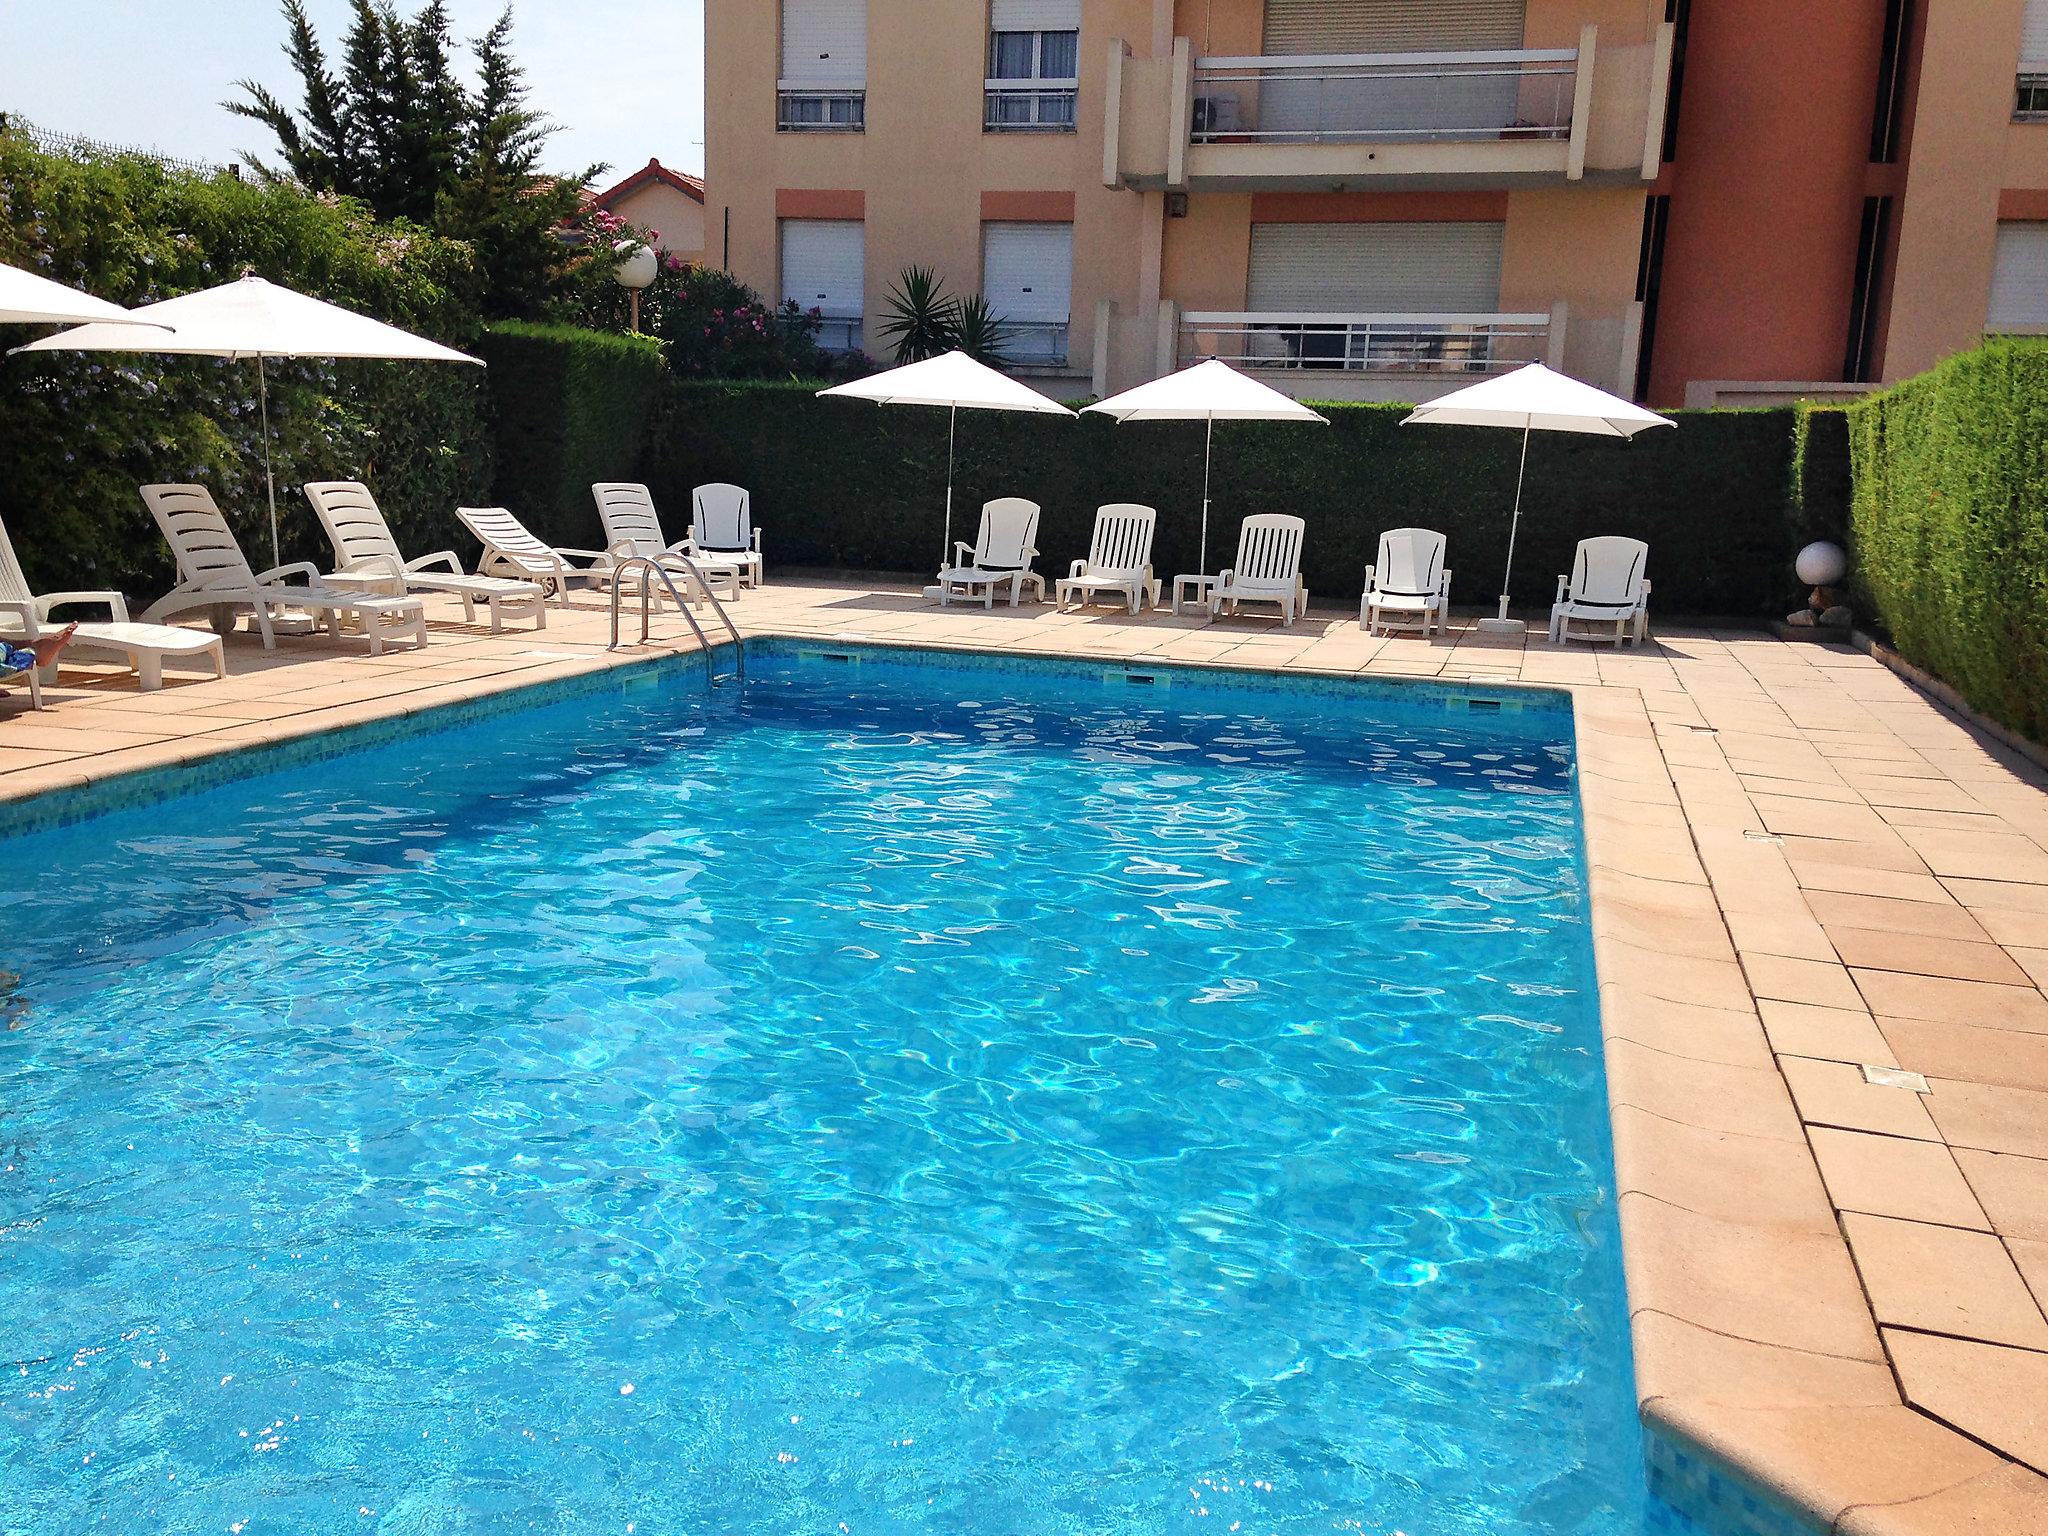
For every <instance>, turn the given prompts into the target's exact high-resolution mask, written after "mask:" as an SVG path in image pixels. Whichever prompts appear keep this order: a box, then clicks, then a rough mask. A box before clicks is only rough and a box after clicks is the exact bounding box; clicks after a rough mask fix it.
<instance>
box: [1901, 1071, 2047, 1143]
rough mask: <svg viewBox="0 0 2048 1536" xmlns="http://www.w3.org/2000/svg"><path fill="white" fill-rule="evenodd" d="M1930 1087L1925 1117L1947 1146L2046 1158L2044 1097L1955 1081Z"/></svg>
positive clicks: (1939, 1081)
mask: <svg viewBox="0 0 2048 1536" xmlns="http://www.w3.org/2000/svg"><path fill="white" fill-rule="evenodd" d="M1929 1086H1930V1087H1931V1088H1932V1089H1933V1090H1934V1091H1933V1092H1932V1093H1930V1094H1928V1095H1927V1096H1926V1100H1925V1102H1926V1104H1927V1108H1928V1113H1929V1114H1930V1115H1932V1116H1933V1119H1934V1123H1935V1124H1936V1125H1937V1126H1939V1127H1940V1130H1941V1136H1942V1139H1944V1140H1945V1141H1947V1142H1948V1144H1949V1145H1950V1146H1952V1147H1975V1148H1976V1149H1977V1150H1979V1151H1982V1152H2017V1153H2019V1154H2020V1155H2021V1156H2022V1157H2039V1158H2048V1093H2037V1092H2035V1091H2033V1090H2032V1089H2027V1088H2006V1087H2002V1086H2000V1085H1999V1084H1996V1083H1971V1082H1963V1081H1960V1080H1958V1079H1955V1078H1935V1079H1930V1080H1929Z"/></svg>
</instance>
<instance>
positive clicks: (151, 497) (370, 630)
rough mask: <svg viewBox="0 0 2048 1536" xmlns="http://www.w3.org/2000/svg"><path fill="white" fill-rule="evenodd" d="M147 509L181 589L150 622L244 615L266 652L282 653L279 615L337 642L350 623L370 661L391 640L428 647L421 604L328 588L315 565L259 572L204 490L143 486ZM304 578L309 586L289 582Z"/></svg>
mask: <svg viewBox="0 0 2048 1536" xmlns="http://www.w3.org/2000/svg"><path fill="white" fill-rule="evenodd" d="M142 500H143V503H144V504H145V505H146V506H147V507H148V508H149V514H150V516H151V517H154V518H155V519H156V525H157V527H159V528H161V529H162V530H163V532H164V538H165V539H167V540H168V541H169V542H170V546H171V550H172V552H173V553H174V554H176V555H177V557H178V584H177V585H176V586H175V587H173V588H172V589H171V590H170V591H169V592H167V593H165V594H164V595H163V596H162V597H161V598H159V599H157V601H156V602H154V603H152V604H150V606H149V610H148V612H146V613H144V614H143V616H142V617H143V618H144V620H155V619H162V618H168V617H169V616H170V615H172V614H174V613H191V612H193V611H195V610H197V609H202V608H203V609H211V610H226V611H228V612H229V613H232V612H233V611H235V610H236V609H241V608H246V609H248V610H249V613H250V616H251V617H252V618H253V619H254V621H255V624H256V628H257V630H258V632H259V633H261V634H262V636H263V648H264V649H265V650H266V651H268V650H275V649H276V648H277V629H276V625H275V623H274V620H275V618H276V616H277V615H278V614H279V613H281V612H283V611H284V610H287V609H293V608H297V609H302V610H304V611H306V612H308V613H311V614H314V615H316V616H317V617H318V618H320V619H321V620H322V622H324V623H325V624H326V626H327V628H328V630H329V631H330V632H331V633H333V634H334V635H335V636H337V637H339V636H340V634H341V621H342V620H343V619H344V618H351V619H354V620H356V621H357V622H358V623H359V624H361V626H362V631H363V634H364V635H365V636H367V637H368V639H369V642H370V654H371V655H372V656H376V655H379V654H381V653H382V652H383V649H384V642H385V641H387V640H410V641H412V643H413V644H414V645H416V646H423V645H425V644H426V643H427V615H426V609H425V607H424V606H423V605H422V604H421V602H420V600H419V599H418V598H416V597H366V596H362V595H360V594H357V593H353V592H341V591H337V590H336V589H335V588H333V587H329V586H323V585H322V584H321V582H320V572H319V570H318V569H317V568H316V567H315V566H314V565H313V564H312V562H311V561H307V560H301V561H298V562H296V563H294V564H291V565H280V566H278V567H277V568H276V569H275V570H269V571H263V572H260V573H259V572H257V571H253V570H251V569H250V568H249V559H248V556H246V555H244V554H243V553H242V546H241V545H240V544H239V543H237V542H236V541H235V535H234V530H233V529H231V528H229V527H228V520H227V519H226V518H225V517H223V516H222V515H221V510H220V508H219V507H218V506H216V505H215V504H214V500H213V495H212V493H211V492H209V491H208V490H207V489H206V487H205V486H203V485H145V486H144V487H143V488H142ZM292 577H298V578H300V579H301V580H302V581H303V583H304V584H303V585H299V586H294V585H293V584H292V582H291V580H290V578H292Z"/></svg>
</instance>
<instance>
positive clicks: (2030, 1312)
mask: <svg viewBox="0 0 2048 1536" xmlns="http://www.w3.org/2000/svg"><path fill="white" fill-rule="evenodd" d="M1842 1230H1843V1231H1844V1232H1845V1233H1847V1234H1848V1238H1849V1247H1850V1249H1851V1251H1853V1252H1854V1254H1855V1255H1856V1267H1857V1269H1858V1271H1859V1272H1861V1274H1862V1276H1863V1285H1864V1289H1865V1290H1867V1291H1868V1292H1869V1293H1870V1305H1871V1308H1872V1310H1873V1311H1874V1312H1875V1313H1876V1315H1877V1320H1878V1321H1879V1322H1880V1323H1885V1324H1888V1325H1893V1326H1897V1327H1901V1328H1913V1329H1918V1330H1920V1331H1922V1332H1928V1333H1946V1334H1951V1335H1953V1336H1955V1337H1958V1338H1967V1339H1982V1340H1984V1341H1985V1342H1987V1343H1992V1344H2011V1345H2014V1346H2016V1347H2018V1348H2022V1349H2041V1350H2048V1317H2044V1316H2043V1315H2042V1312H2041V1308H2040V1307H2039V1306H2038V1305H2037V1304H2036V1303H2035V1301H2034V1297H2033V1293H2032V1292H2031V1291H2030V1290H2028V1289H2027V1283H2026V1281H2025V1280H2023V1279H2022V1278H2021V1277H2020V1272H2019V1270H2018V1268H2017V1267H2016V1266H2015V1265H2014V1264H2013V1261H2012V1256H2011V1255H2010V1254H2009V1253H2007V1252H2006V1249H2005V1244H2004V1243H2002V1242H2000V1241H1999V1240H1998V1238H1997V1237H1995V1236H1993V1235H1992V1234H1991V1233H1989V1232H1965V1231H1961V1230H1959V1229H1957V1228H1955V1227H1937V1226H1933V1225H1930V1224H1928V1223H1926V1222H1918V1221H1897V1220H1894V1219H1892V1218H1890V1217H1886V1216H1863V1215H1857V1214H1853V1213H1852V1214H1849V1215H1845V1216H1843V1218H1842Z"/></svg>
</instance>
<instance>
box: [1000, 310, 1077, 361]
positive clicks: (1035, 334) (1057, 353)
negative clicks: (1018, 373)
mask: <svg viewBox="0 0 2048 1536" xmlns="http://www.w3.org/2000/svg"><path fill="white" fill-rule="evenodd" d="M1001 350H1002V354H1003V358H1004V360H1005V361H1006V362H1008V363H1009V364H1010V366H1011V367H1013V368H1063V367H1065V366H1066V362H1067V322H1066V321H1064V320H1005V321H1004V322H1003V329H1002V346H1001Z"/></svg>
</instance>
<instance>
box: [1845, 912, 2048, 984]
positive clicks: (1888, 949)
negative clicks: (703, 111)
mask: <svg viewBox="0 0 2048 1536" xmlns="http://www.w3.org/2000/svg"><path fill="white" fill-rule="evenodd" d="M1958 910H1960V909H1958ZM1828 938H1829V939H1830V940H1831V941H1832V942H1833V944H1834V946H1835V952H1836V953H1837V954H1838V955H1840V956H1841V957H1842V963H1843V964H1844V965H1848V966H1854V967H1858V968H1860V969H1864V970H1876V971H1904V972H1908V973H1910V974H1913V975H1918V976H1940V977H1946V978H1949V979H1951V980H1955V981H1988V982H1994V983H1997V984H1999V985H2002V986H2010V987H2028V986H2032V985H2033V980H2032V978H2031V977H2029V976H2028V975H2027V973H2026V972H2025V971H2024V970H2022V969H2021V968H2020V966H2019V965H2018V964H2017V963H2016V962H2015V961H2014V960H2013V958H2012V957H2011V956H2010V955H2008V954H2007V953H2006V952H2005V951H2004V950H2002V949H2000V948H1999V947H1998V946H1997V945H1996V944H1993V943H1990V942H1989V941H1985V942H1981V943H1972V942H1967V941H1965V940H1962V939H1938V938H1929V937H1928V936H1926V935H1925V934H1918V933H1897V932H1886V931H1884V930H1881V929H1873V928H1843V927H1835V928H1830V929H1829V930H1828Z"/></svg>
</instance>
